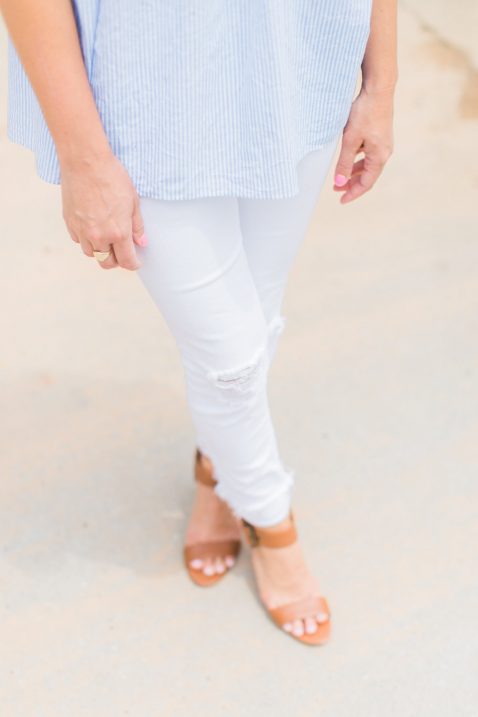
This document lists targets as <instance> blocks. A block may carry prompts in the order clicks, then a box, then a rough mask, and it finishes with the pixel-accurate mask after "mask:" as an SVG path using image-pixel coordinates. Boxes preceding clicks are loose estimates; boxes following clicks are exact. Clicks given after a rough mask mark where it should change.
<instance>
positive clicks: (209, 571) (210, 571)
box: [203, 560, 216, 576]
mask: <svg viewBox="0 0 478 717" xmlns="http://www.w3.org/2000/svg"><path fill="white" fill-rule="evenodd" d="M203 573H204V575H208V576H209V575H215V574H216V569H215V566H214V563H213V562H212V561H211V560H206V562H205V565H204V568H203Z"/></svg>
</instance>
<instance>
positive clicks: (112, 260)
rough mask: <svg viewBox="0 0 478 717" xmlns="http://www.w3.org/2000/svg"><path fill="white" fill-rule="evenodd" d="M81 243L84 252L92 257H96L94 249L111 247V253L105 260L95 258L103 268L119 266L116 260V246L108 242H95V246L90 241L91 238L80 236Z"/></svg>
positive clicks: (103, 249) (101, 249)
mask: <svg viewBox="0 0 478 717" xmlns="http://www.w3.org/2000/svg"><path fill="white" fill-rule="evenodd" d="M80 245H81V248H82V250H83V253H84V254H86V256H88V257H92V258H93V259H95V255H94V254H93V249H94V250H95V251H96V250H98V251H108V249H111V252H110V255H109V257H108V258H107V259H105V261H98V260H97V259H95V261H96V262H97V264H99V266H100V267H101V268H102V269H114V268H115V267H116V266H118V262H117V260H116V256H115V252H114V247H113V246H111V245H109V244H108V243H107V242H104V241H103V242H99V241H96V242H95V246H94V247H93V244H92V243H91V242H90V241H89V239H86V237H80Z"/></svg>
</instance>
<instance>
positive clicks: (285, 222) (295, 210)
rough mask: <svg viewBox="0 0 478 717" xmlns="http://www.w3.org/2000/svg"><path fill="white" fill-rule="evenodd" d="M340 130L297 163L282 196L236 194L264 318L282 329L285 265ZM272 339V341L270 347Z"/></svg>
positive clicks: (300, 234)
mask: <svg viewBox="0 0 478 717" xmlns="http://www.w3.org/2000/svg"><path fill="white" fill-rule="evenodd" d="M339 138H340V135H338V136H337V137H336V138H334V139H333V140H331V141H330V142H328V143H327V144H326V145H324V146H323V147H322V148H320V149H317V150H313V151H311V152H309V153H308V154H306V155H305V157H303V158H302V160H301V161H300V162H299V164H298V166H297V175H298V185H299V192H298V194H296V195H295V196H293V197H290V198H286V199H279V200H277V199H243V198H239V199H238V204H239V217H240V223H241V232H242V236H243V241H244V250H245V252H246V255H247V260H248V263H249V267H250V270H251V274H252V278H253V280H254V283H255V285H256V289H257V293H258V294H259V298H260V301H261V305H262V309H263V311H264V315H265V318H266V321H267V322H268V324H269V327H270V330H271V333H272V334H273V336H274V337H275V338H277V336H278V335H279V334H280V332H281V330H282V328H283V325H284V317H283V316H282V315H281V307H282V301H283V296H284V292H285V288H286V284H287V278H288V275H289V271H290V269H291V266H292V264H293V262H294V259H295V257H296V255H297V252H298V250H299V248H300V246H301V244H302V241H303V239H304V236H305V234H306V231H307V227H308V225H309V222H310V219H311V217H312V213H313V210H314V207H315V205H316V203H317V200H318V197H319V194H320V192H321V189H322V187H323V184H324V181H325V179H326V177H327V173H328V171H329V168H330V165H331V162H332V159H333V157H334V154H335V151H336V148H337V145H338V141H339ZM275 345H276V341H275V340H273V341H272V342H271V348H272V349H274V347H275Z"/></svg>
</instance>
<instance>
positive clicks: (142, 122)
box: [7, 0, 372, 199]
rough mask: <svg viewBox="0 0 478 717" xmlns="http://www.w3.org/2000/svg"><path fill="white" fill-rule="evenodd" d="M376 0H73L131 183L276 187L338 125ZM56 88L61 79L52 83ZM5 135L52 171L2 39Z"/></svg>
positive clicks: (286, 187) (157, 188)
mask: <svg viewBox="0 0 478 717" xmlns="http://www.w3.org/2000/svg"><path fill="white" fill-rule="evenodd" d="M371 5H372V0H206V1H205V0H174V1H173V2H165V1H164V0H134V1H133V0H74V1H73V7H74V11H75V17H76V21H77V27H78V33H79V38H80V42H81V48H82V53H83V59H84V63H85V67H86V70H87V73H88V78H89V81H90V85H91V87H92V91H93V93H94V97H95V101H96V105H97V107H98V111H99V113H100V117H101V119H102V122H103V126H104V128H105V131H106V134H107V136H108V140H109V142H110V145H111V148H112V150H113V152H114V153H115V155H116V156H117V157H118V158H119V159H120V160H121V162H122V163H123V165H124V166H125V167H126V169H127V171H128V173H129V175H130V177H131V179H132V181H133V183H134V185H135V187H136V190H137V192H138V194H139V195H140V196H144V197H152V198H158V199H194V198H198V197H204V196H225V195H230V196H237V197H249V198H280V197H288V196H293V195H294V194H296V193H297V192H298V191H299V188H298V184H297V172H296V167H297V163H298V162H299V160H300V159H301V158H302V156H303V155H304V154H306V153H307V152H309V151H310V150H313V149H317V148H319V147H320V146H322V145H323V144H325V143H327V142H328V141H330V140H331V139H333V137H334V136H336V135H338V134H339V133H340V131H341V130H342V129H343V127H344V126H345V123H346V121H347V119H348V115H349V112H350V106H351V103H352V100H353V98H354V93H355V90H356V85H357V79H358V73H359V70H360V65H361V62H362V59H363V56H364V52H365V47H366V43H367V39H368V36H369V32H370V17H371ZM58 100H59V101H60V102H61V87H59V88H58ZM7 135H8V138H9V139H10V140H11V141H13V142H16V143H18V144H22V145H24V146H26V147H28V148H30V149H31V150H32V151H33V152H34V155H35V162H36V169H37V172H38V174H39V176H40V177H41V178H42V179H44V180H45V181H47V182H51V183H56V184H59V183H60V168H59V165H58V158H57V155H56V151H55V145H54V143H53V140H52V137H51V134H50V132H49V130H48V128H47V125H46V123H45V121H44V118H43V115H42V112H41V109H40V106H39V104H38V101H37V99H36V96H35V94H34V92H33V90H32V88H31V85H30V84H29V81H28V79H27V76H26V74H25V71H24V69H23V66H22V64H21V62H20V60H19V58H18V55H17V54H16V50H15V48H14V46H13V43H12V41H11V39H10V38H9V42H8V117H7Z"/></svg>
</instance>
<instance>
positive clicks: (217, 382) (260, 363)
mask: <svg viewBox="0 0 478 717" xmlns="http://www.w3.org/2000/svg"><path fill="white" fill-rule="evenodd" d="M267 348H268V346H267V343H266V342H264V343H263V344H262V345H261V346H260V347H259V348H258V349H257V350H256V351H255V352H254V353H253V354H252V355H251V357H250V358H249V360H248V361H245V362H244V363H241V364H237V365H236V366H232V367H228V368H224V369H219V370H214V369H209V370H208V371H207V373H206V375H207V379H208V380H209V381H210V382H211V383H212V384H213V385H214V386H215V387H216V388H219V389H220V390H221V392H222V395H223V396H224V398H225V399H226V400H238V399H239V400H247V399H251V398H253V397H254V396H256V395H257V394H258V393H259V391H260V389H261V388H262V387H263V386H264V383H265V379H266V375H267V366H268V362H267V357H268V353H267Z"/></svg>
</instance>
